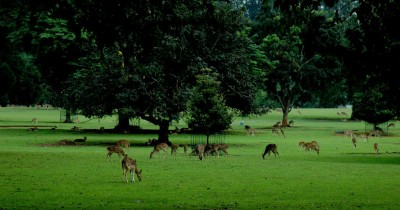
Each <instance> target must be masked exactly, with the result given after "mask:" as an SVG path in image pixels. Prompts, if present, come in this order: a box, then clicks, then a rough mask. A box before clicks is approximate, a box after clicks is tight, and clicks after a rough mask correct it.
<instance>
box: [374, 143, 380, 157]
mask: <svg viewBox="0 0 400 210" xmlns="http://www.w3.org/2000/svg"><path fill="white" fill-rule="evenodd" d="M374 150H375V155H377V154H378V152H379V148H378V143H375V144H374Z"/></svg>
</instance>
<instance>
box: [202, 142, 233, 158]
mask: <svg viewBox="0 0 400 210" xmlns="http://www.w3.org/2000/svg"><path fill="white" fill-rule="evenodd" d="M228 148H229V147H228V145H227V144H223V143H222V144H208V145H206V148H205V151H204V153H205V155H206V156H208V155H210V154H211V153H216V154H217V157H219V152H218V151H219V150H222V151H223V152H224V154H225V156H228V151H227V150H228Z"/></svg>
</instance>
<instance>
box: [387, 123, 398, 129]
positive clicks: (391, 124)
mask: <svg viewBox="0 0 400 210" xmlns="http://www.w3.org/2000/svg"><path fill="white" fill-rule="evenodd" d="M395 125H396V124H395V123H389V125H388V126H387V127H388V128H390V127H393V128H394V126H395Z"/></svg>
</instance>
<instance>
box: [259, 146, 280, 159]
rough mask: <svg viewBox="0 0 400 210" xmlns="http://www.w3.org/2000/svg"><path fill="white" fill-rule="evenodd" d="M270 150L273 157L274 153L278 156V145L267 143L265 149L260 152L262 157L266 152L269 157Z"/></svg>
mask: <svg viewBox="0 0 400 210" xmlns="http://www.w3.org/2000/svg"><path fill="white" fill-rule="evenodd" d="M271 152H272V153H274V154H275V157H276V155H278V156H279V152H278V146H277V145H276V144H268V145H267V146H266V147H265V151H264V153H263V154H262V157H263V159H265V155H266V154H268V159H270V153H271Z"/></svg>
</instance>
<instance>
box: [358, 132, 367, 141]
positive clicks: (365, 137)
mask: <svg viewBox="0 0 400 210" xmlns="http://www.w3.org/2000/svg"><path fill="white" fill-rule="evenodd" d="M359 137H360V139H362V141H363V142H367V141H368V134H360V135H359Z"/></svg>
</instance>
